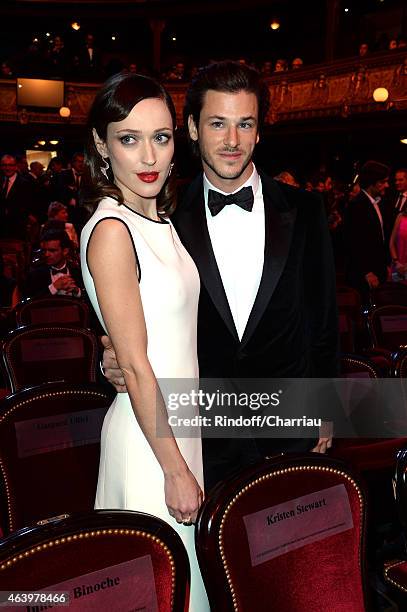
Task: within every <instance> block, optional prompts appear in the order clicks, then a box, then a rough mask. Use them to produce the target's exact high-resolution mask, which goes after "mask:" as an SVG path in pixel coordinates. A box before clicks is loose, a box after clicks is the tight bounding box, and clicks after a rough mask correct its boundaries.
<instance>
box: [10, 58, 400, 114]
mask: <svg viewBox="0 0 407 612" xmlns="http://www.w3.org/2000/svg"><path fill="white" fill-rule="evenodd" d="M267 82H268V84H269V88H270V94H271V107H270V112H269V114H268V117H267V122H268V123H269V124H274V123H277V122H280V123H281V122H291V121H296V120H302V121H304V120H307V119H311V118H312V119H315V118H319V117H335V116H336V117H348V116H350V115H357V114H366V113H371V112H378V111H382V112H387V111H388V110H389V109H392V110H394V111H402V110H407V51H406V52H405V53H403V52H401V51H396V52H393V53H387V54H376V55H372V56H370V57H367V58H366V59H363V60H362V59H361V58H350V59H346V60H340V61H336V62H332V63H330V64H319V65H315V66H310V67H309V68H303V69H301V70H298V71H290V72H283V73H280V74H275V75H273V76H272V77H270V78H269V79H268V80H267ZM378 87H384V88H386V89H387V90H388V92H389V97H388V99H387V101H386V102H383V103H377V102H375V101H374V100H373V91H374V90H375V89H376V88H378ZM98 88H99V85H98V84H93V83H92V84H90V83H73V82H66V83H65V105H66V106H68V107H69V109H70V111H71V114H70V117H69V119H63V118H61V117H60V115H59V112H58V109H56V110H55V111H54V112H42V111H39V110H35V109H30V108H26V109H24V108H21V107H18V106H17V101H16V82H15V80H0V121H2V122H5V121H7V122H20V123H22V124H24V123H50V124H63V123H66V122H67V121H69V122H70V123H71V124H75V125H81V124H84V123H85V121H86V116H87V113H88V110H89V107H90V105H91V103H92V100H93V98H94V96H95V94H96V92H97V90H98ZM167 88H168V90H169V92H170V94H171V96H172V98H173V100H174V103H175V107H176V110H177V118H178V123H179V125H182V108H183V104H184V97H185V91H186V88H187V84H178V83H177V84H172V83H168V84H167Z"/></svg>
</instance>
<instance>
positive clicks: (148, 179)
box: [137, 172, 159, 183]
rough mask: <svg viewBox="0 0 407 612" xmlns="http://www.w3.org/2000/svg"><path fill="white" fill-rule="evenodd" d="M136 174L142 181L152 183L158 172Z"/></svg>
mask: <svg viewBox="0 0 407 612" xmlns="http://www.w3.org/2000/svg"><path fill="white" fill-rule="evenodd" d="M137 176H138V177H139V179H140V180H141V181H144V183H154V181H156V180H157V179H158V177H159V172H140V173H137Z"/></svg>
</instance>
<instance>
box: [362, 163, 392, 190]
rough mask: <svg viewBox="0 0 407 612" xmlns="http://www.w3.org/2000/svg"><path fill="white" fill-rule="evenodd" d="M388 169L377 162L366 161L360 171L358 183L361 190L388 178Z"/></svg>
mask: <svg viewBox="0 0 407 612" xmlns="http://www.w3.org/2000/svg"><path fill="white" fill-rule="evenodd" d="M389 174H390V168H389V167H388V166H385V165H384V164H381V163H380V162H377V161H373V160H370V161H367V162H366V163H365V164H363V166H362V167H361V169H360V173H359V183H360V186H361V188H362V189H367V188H368V187H370V186H371V185H374V184H375V183H377V182H378V181H384V180H385V179H386V178H389Z"/></svg>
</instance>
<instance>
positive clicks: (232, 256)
mask: <svg viewBox="0 0 407 612" xmlns="http://www.w3.org/2000/svg"><path fill="white" fill-rule="evenodd" d="M203 184H204V198H205V212H206V221H207V225H208V231H209V237H210V239H211V242H212V248H213V252H214V254H215V258H216V263H217V265H218V268H219V272H220V276H221V279H222V283H223V287H224V289H225V293H226V297H227V300H228V302H229V307H230V310H231V313H232V316H233V320H234V323H235V327H236V331H237V334H238V336H239V339H240V340H241V339H242V336H243V333H244V330H245V328H246V325H247V321H248V319H249V315H250V312H251V310H252V308H253V304H254V301H255V299H256V295H257V292H258V289H259V285H260V280H261V276H262V272H263V262H264V242H265V225H264V202H263V191H262V185H261V180H260V177H259V175H258V173H257V170H256V168H255V167H254V166H253V172H252V174H251V176H250V178H249V179H248V180H247V181H246V182H245V183H244V184H243V185H241V187H239V189H236V190H235V191H234V192H233V193H236V192H237V191H240V189H242V188H243V187H252V189H253V195H254V204H253V210H252V211H251V212H248V211H247V210H243V209H242V208H240V207H239V206H236V205H234V204H232V205H227V206H225V207H224V208H223V209H222V210H221V211H220V213H218V214H217V215H216V216H215V217H213V216H212V215H211V212H210V210H209V208H208V191H209V189H212V190H213V191H219V192H220V193H223V194H224V195H229V194H227V193H225V192H224V191H221V190H220V189H217V188H216V187H214V186H213V185H212V184H211V183H210V181H209V180H208V178H207V177H206V175H205V174H204V179H203Z"/></svg>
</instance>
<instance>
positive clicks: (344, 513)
mask: <svg viewBox="0 0 407 612" xmlns="http://www.w3.org/2000/svg"><path fill="white" fill-rule="evenodd" d="M310 500H311V501H310ZM323 500H326V501H325V502H324V501H323ZM365 511H366V502H365V495H364V492H363V490H362V488H361V486H360V484H359V483H358V482H357V481H356V480H355V479H354V478H353V476H352V475H351V474H350V473H349V472H348V470H347V469H346V468H344V467H343V464H342V463H341V462H337V461H334V460H331V459H329V458H327V457H324V456H320V455H312V456H311V455H305V456H304V455H303V456H298V457H293V456H291V457H288V456H286V457H284V456H283V457H275V458H273V459H270V460H268V461H267V462H264V463H261V464H257V465H254V466H251V467H250V468H248V469H246V470H245V471H244V472H242V473H241V474H240V475H237V476H236V477H234V478H232V479H231V480H230V481H228V482H227V483H225V484H222V485H218V486H217V487H215V489H214V490H213V491H212V492H211V496H210V497H209V498H207V499H206V500H205V502H204V504H203V506H202V509H201V512H200V515H199V518H198V524H197V531H196V542H197V551H198V559H199V564H200V567H201V571H202V573H203V576H204V580H205V585H206V588H207V591H208V595H209V598H210V603H211V606H212V609H213V610H215V611H218V610H219V611H220V610H221V611H222V612H226V611H229V610H235V611H239V612H253V611H254V610H255V611H256V612H274V611H275V612H311V611H314V610H332V611H333V612H350V611H352V612H364V611H365V610H366V609H367V605H366V604H367V602H366V593H365V568H364V562H365V523H366V517H365Z"/></svg>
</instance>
